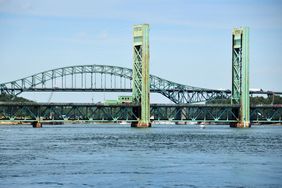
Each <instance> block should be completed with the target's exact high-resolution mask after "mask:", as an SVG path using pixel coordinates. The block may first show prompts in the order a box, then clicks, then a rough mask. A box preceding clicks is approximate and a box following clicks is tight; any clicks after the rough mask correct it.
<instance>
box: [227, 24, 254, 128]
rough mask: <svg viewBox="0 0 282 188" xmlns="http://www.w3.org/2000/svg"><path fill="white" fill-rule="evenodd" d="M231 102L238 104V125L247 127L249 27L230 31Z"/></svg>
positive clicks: (248, 116)
mask: <svg viewBox="0 0 282 188" xmlns="http://www.w3.org/2000/svg"><path fill="white" fill-rule="evenodd" d="M231 100H232V103H233V104H240V121H239V123H238V126H239V127H249V124H250V95H249V28H247V27H244V28H239V29H237V28H236V29H234V30H233V32H232V99H231Z"/></svg>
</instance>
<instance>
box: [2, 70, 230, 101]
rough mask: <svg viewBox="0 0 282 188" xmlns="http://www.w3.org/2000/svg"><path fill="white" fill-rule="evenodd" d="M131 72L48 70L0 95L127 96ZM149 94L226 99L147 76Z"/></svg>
mask: <svg viewBox="0 0 282 188" xmlns="http://www.w3.org/2000/svg"><path fill="white" fill-rule="evenodd" d="M131 82H132V69H129V68H124V67H118V66H109V65H78V66H69V67H62V68H57V69H52V70H48V71H44V72H40V73H37V74H34V75H32V76H29V77H25V78H22V79H18V80H15V81H11V82H7V83H2V84H0V91H1V93H2V94H12V95H18V94H20V93H22V92H131V91H132V86H131ZM150 91H151V92H153V93H160V94H162V95H163V96H165V97H167V98H168V99H170V100H171V101H172V102H174V103H176V104H181V103H195V102H201V101H207V100H213V99H218V98H229V97H230V94H231V93H230V91H229V90H214V89H206V88H200V87H193V86H189V85H183V84H178V83H175V82H172V81H168V80H166V79H163V78H160V77H157V76H154V75H150Z"/></svg>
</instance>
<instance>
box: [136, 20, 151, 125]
mask: <svg viewBox="0 0 282 188" xmlns="http://www.w3.org/2000/svg"><path fill="white" fill-rule="evenodd" d="M149 59H150V54H149V25H148V24H142V25H135V26H134V27H133V79H132V101H133V103H135V104H138V105H140V107H137V108H136V114H138V116H140V120H139V121H138V122H136V123H133V124H132V125H133V126H137V127H139V126H140V127H143V126H145V127H147V126H150V74H149Z"/></svg>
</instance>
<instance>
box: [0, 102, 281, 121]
mask: <svg viewBox="0 0 282 188" xmlns="http://www.w3.org/2000/svg"><path fill="white" fill-rule="evenodd" d="M136 106H138V105H134V104H130V105H128V104H127V105H126V104H119V105H105V104H92V103H89V104H88V103H56V104H48V103H3V102H0V121H4V122H5V121H7V122H33V121H40V122H43V123H44V122H66V123H67V122H75V121H83V122H120V121H127V122H133V121H136V120H137V119H138V117H137V116H136V115H135V114H134V112H133V111H134V110H133V109H134V108H135V107H136ZM239 108H240V106H239V105H198V104H197V105H192V104H182V105H174V104H151V108H150V111H151V115H152V119H151V120H152V121H170V122H198V123H201V122H206V123H226V124H228V123H236V122H237V121H238V120H239V114H238V113H235V112H236V111H237V112H238V110H239ZM250 114H251V116H250V120H251V122H252V123H282V105H264V106H261V105H259V106H251V113H250Z"/></svg>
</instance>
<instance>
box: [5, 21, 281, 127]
mask: <svg viewBox="0 0 282 188" xmlns="http://www.w3.org/2000/svg"><path fill="white" fill-rule="evenodd" d="M0 91H1V94H10V95H19V94H21V93H22V92H131V93H132V103H130V104H128V103H126V104H103V103H98V104H93V103H35V102H30V103H17V102H1V103H0V121H4V122H5V121H7V122H9V121H18V122H32V123H33V124H34V125H35V127H36V126H41V123H44V122H46V123H47V122H52V123H54V122H69V121H83V122H120V121H127V122H131V124H132V126H133V127H149V126H151V122H153V121H170V122H177V123H179V122H182V123H186V122H198V123H201V122H203V123H225V124H230V125H231V126H235V127H249V126H250V123H282V105H258V106H250V102H249V98H250V97H249V96H250V95H253V94H259V95H282V92H272V91H262V90H259V91H249V30H248V28H239V29H234V30H233V33H232V91H230V90H216V89H207V88H200V87H194V86H189V85H183V84H179V83H175V82H172V81H168V80H166V79H163V78H160V77H158V76H155V75H150V74H149V25H148V24H143V25H135V26H134V28H133V69H129V68H124V67H118V66H108V65H79V66H70V67H63V68H57V69H53V70H49V71H44V72H40V73H38V74H34V75H32V76H29V77H26V78H22V79H18V80H15V81H11V82H7V83H2V84H0ZM150 93H159V94H161V95H163V96H165V97H166V98H168V99H169V100H171V101H172V102H173V104H150ZM218 99H230V101H231V104H202V103H200V102H207V101H212V100H218Z"/></svg>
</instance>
